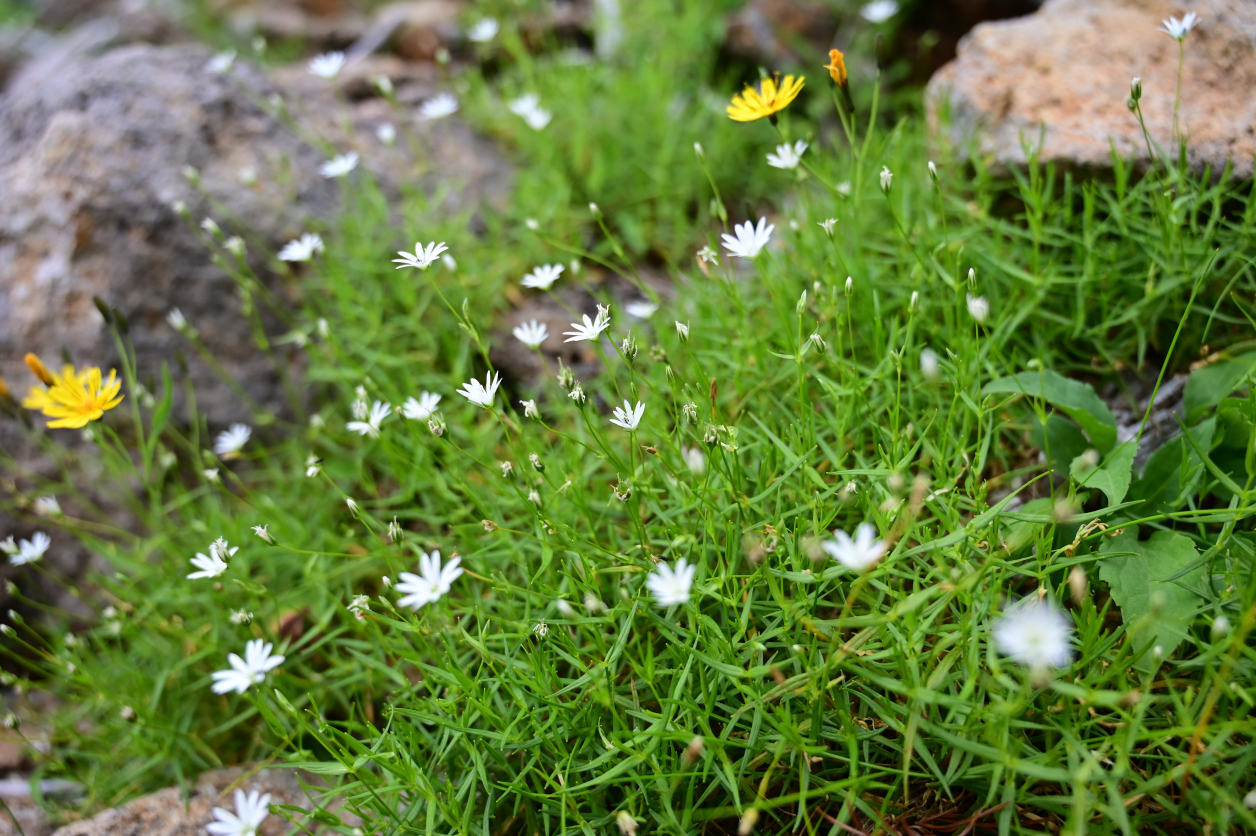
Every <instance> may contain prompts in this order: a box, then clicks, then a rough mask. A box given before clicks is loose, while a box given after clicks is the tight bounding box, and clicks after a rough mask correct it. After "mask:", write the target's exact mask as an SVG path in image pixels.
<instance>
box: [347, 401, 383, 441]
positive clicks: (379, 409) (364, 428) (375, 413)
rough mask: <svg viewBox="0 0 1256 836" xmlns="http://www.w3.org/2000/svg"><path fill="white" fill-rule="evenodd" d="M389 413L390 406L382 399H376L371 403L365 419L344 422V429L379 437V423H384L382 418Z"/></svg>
mask: <svg viewBox="0 0 1256 836" xmlns="http://www.w3.org/2000/svg"><path fill="white" fill-rule="evenodd" d="M389 415H392V406H390V405H389V404H386V403H384V402H383V401H376V402H375V403H373V404H371V411H370V413H369V414H368V415H367V416H366V420H365V421H350V422H349V423H348V424H345V429H347V430H353V431H354V432H355V433H357V434H358V435H369V436H370V437H371V438H379V425H380V424H382V423H384V419H385V418H387V417H388V416H389Z"/></svg>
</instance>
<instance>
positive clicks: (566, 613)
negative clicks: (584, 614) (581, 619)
mask: <svg viewBox="0 0 1256 836" xmlns="http://www.w3.org/2000/svg"><path fill="white" fill-rule="evenodd" d="M554 608H555V609H557V610H558V614H559V615H561V616H562V617H563V618H574V617H575V615H576V608H575V607H573V606H572V605H571V603H570V602H569V601H568V600H567V599H566V598H559V599H558V600H557V601H555V602H554Z"/></svg>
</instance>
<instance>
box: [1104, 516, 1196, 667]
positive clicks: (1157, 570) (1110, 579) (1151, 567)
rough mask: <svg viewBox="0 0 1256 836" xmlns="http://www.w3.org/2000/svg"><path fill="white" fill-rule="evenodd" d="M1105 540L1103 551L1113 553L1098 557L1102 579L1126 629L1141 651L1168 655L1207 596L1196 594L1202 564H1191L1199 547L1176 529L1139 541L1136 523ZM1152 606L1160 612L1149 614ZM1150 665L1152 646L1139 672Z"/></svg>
mask: <svg viewBox="0 0 1256 836" xmlns="http://www.w3.org/2000/svg"><path fill="white" fill-rule="evenodd" d="M1104 539H1105V542H1104V543H1103V545H1102V546H1100V547H1099V552H1100V553H1101V554H1105V555H1110V556H1109V557H1105V558H1103V559H1102V560H1100V561H1099V577H1100V578H1102V579H1103V580H1104V582H1105V583H1107V584H1108V586H1109V587H1111V589H1112V598H1113V600H1114V601H1116V603H1117V605H1118V606H1119V607H1120V608H1121V619H1122V620H1123V621H1124V622H1125V629H1126V630H1129V631H1131V633H1132V634H1133V640H1134V644H1135V647H1136V648H1138V650H1140V651H1141V650H1142V649H1143V648H1144V647H1149V648H1154V647H1160V648H1161V649H1162V650H1163V651H1164V655H1165V656H1168V655H1169V654H1170V653H1172V652H1173V650H1174V648H1176V647H1177V646H1178V645H1179V644H1181V642H1182V640H1183V639H1184V638H1186V637H1187V629H1188V628H1189V627H1190V624H1191V621H1192V620H1193V619H1194V618H1195V613H1196V611H1197V610H1198V608H1199V605H1200V603H1201V601H1202V600H1203V599H1202V598H1201V597H1200V596H1199V594H1198V593H1197V592H1195V590H1196V589H1198V588H1199V584H1200V582H1201V581H1202V579H1203V574H1204V567H1203V566H1202V565H1199V566H1193V564H1195V563H1197V562H1198V561H1199V551H1198V550H1197V549H1196V548H1195V544H1194V543H1193V542H1192V541H1191V539H1190V538H1189V537H1186V536H1184V535H1182V534H1178V533H1177V532H1174V531H1157V532H1156V533H1155V534H1153V535H1151V538H1150V539H1149V540H1146V541H1144V542H1141V543H1140V542H1139V541H1138V527H1137V526H1131V527H1129V528H1126V529H1125V531H1124V532H1123V533H1121V534H1119V535H1117V536H1116V537H1113V538H1111V539H1109V538H1104ZM1187 569H1190V571H1189V572H1186V574H1182V573H1183V571H1184V570H1187ZM1157 604H1158V606H1154V605H1157ZM1153 606H1154V608H1155V610H1156V613H1155V617H1154V618H1150V617H1149V616H1151V615H1152V609H1153ZM1151 664H1152V653H1151V651H1150V650H1148V651H1147V652H1146V653H1144V654H1143V655H1141V656H1139V658H1138V661H1137V663H1136V665H1137V667H1138V668H1139V669H1140V670H1148V669H1150V667H1151Z"/></svg>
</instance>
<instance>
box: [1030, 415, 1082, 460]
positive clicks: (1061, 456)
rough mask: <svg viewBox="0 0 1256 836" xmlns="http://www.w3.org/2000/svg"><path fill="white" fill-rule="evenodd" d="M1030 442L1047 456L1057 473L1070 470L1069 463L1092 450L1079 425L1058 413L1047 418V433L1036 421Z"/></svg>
mask: <svg viewBox="0 0 1256 836" xmlns="http://www.w3.org/2000/svg"><path fill="white" fill-rule="evenodd" d="M1030 441H1031V443H1032V444H1033V445H1034V446H1035V447H1037V448H1038V449H1039V450H1042V451H1043V452H1044V453H1046V454H1047V456H1048V461H1049V463H1050V465H1051V469H1052V470H1053V471H1055V472H1056V473H1063V472H1064V471H1066V470H1068V468H1069V462H1071V461H1073V459H1075V458H1077V457H1078V456H1080V455H1081V454H1082V453H1085V452H1086V451H1087V450H1089V449H1090V442H1089V441H1087V440H1086V436H1084V435H1082V431H1081V430H1079V429H1078V428H1077V425H1076V424H1074V423H1073V422H1072V421H1070V420H1069V419H1067V418H1065V417H1064V416H1063V415H1060V414H1059V413H1058V412H1053V413H1051V414H1050V415H1048V416H1047V424H1046V428H1045V431H1044V428H1043V425H1042V424H1040V423H1038V422H1037V421H1036V420H1035V421H1034V424H1033V429H1032V431H1031V438H1030Z"/></svg>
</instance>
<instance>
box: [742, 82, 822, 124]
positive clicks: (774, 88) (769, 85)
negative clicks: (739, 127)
mask: <svg viewBox="0 0 1256 836" xmlns="http://www.w3.org/2000/svg"><path fill="white" fill-rule="evenodd" d="M805 80H806V79H805V78H804V77H803V76H798V78H797V79H795V78H794V77H793V76H792V75H787V76H785V78H784V80H782V81H780V82H779V83H778V82H777V80H776V79H774V78H765V79H763V81H762V82H761V83H760V84H759V89H758V90H756V89H755V88H753V87H746V89H745V91H744V92H743V93H742V94H741V95H740V96H733V103H732V104H730V105H729V106H728V118H729V119H732V120H733V121H734V122H753V121H754V120H756V119H762V118H763V117H764V116H771V115H772V114H773V113H776V112H777V111H780V110H784V109H785V107H786V106H787V105H788V104H789V103H790V102H792V101H793V100H794V99H795V98H797V97H798V93H799V92H800V91H801V90H802V84H803V82H804V81H805Z"/></svg>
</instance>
